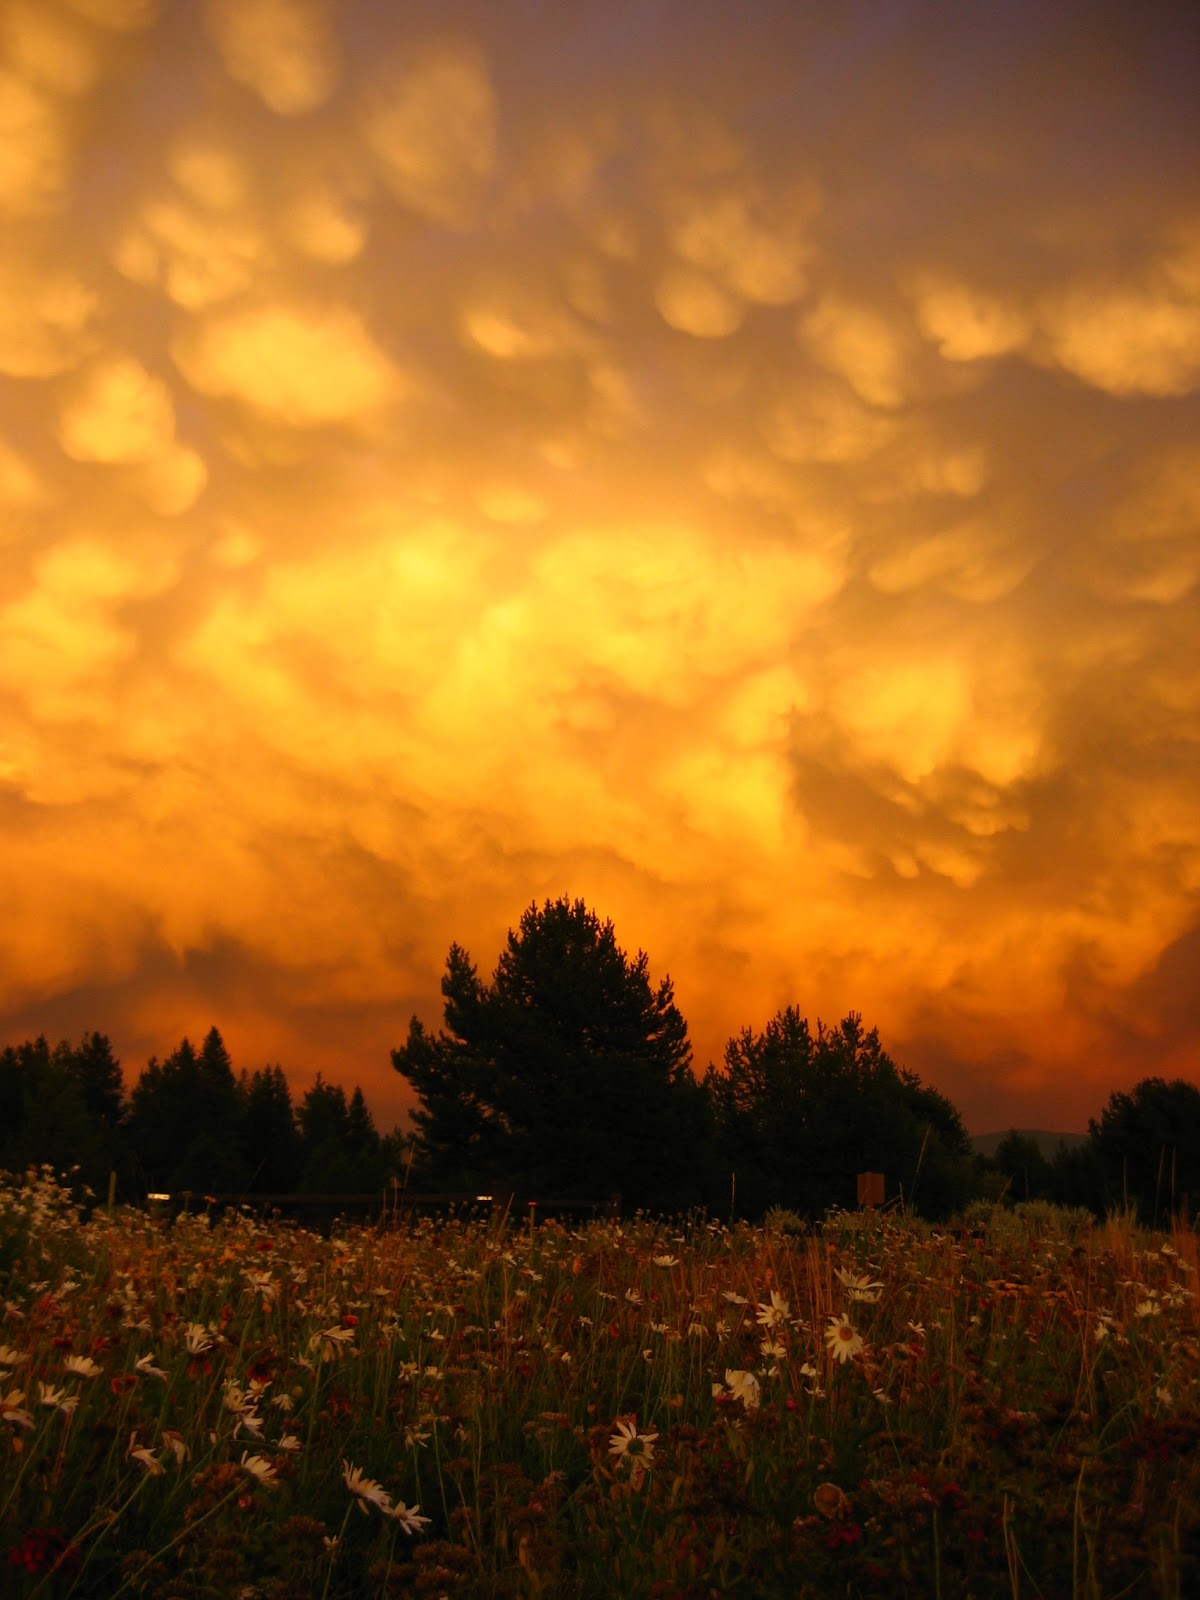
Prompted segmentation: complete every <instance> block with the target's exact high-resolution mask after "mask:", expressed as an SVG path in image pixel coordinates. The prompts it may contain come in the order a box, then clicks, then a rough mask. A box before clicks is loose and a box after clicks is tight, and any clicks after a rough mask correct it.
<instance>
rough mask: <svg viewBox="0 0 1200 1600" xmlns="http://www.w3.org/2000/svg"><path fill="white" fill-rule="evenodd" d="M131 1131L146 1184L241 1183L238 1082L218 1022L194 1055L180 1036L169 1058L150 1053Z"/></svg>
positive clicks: (169, 1187) (211, 1189)
mask: <svg viewBox="0 0 1200 1600" xmlns="http://www.w3.org/2000/svg"><path fill="white" fill-rule="evenodd" d="M129 1137H130V1143H131V1145H132V1148H133V1151H134V1154H135V1156H136V1159H137V1162H138V1165H139V1168H140V1172H141V1176H142V1180H143V1182H144V1183H145V1186H146V1188H147V1189H149V1190H165V1191H167V1192H168V1193H175V1192H177V1191H182V1190H188V1191H190V1192H191V1193H193V1194H199V1195H204V1194H217V1193H239V1192H241V1191H242V1190H243V1189H244V1188H245V1184H246V1178H247V1176H248V1174H247V1172H246V1163H245V1156H244V1153H243V1134H242V1122H241V1105H240V1103H239V1099H238V1093H237V1080H236V1079H235V1077H234V1075H233V1066H232V1063H231V1062H230V1059H229V1054H228V1051H226V1049H225V1045H224V1043H223V1041H222V1039H221V1035H220V1034H219V1033H218V1031H217V1030H216V1028H211V1029H210V1030H209V1032H208V1034H207V1035H206V1037H205V1040H204V1045H203V1047H202V1051H201V1054H200V1055H199V1056H198V1055H197V1054H196V1051H195V1048H194V1047H193V1045H192V1044H191V1041H190V1040H188V1039H186V1038H185V1039H183V1040H182V1041H181V1043H180V1045H179V1047H178V1049H176V1050H175V1051H174V1052H173V1053H172V1054H171V1055H170V1056H168V1057H167V1059H166V1061H164V1062H161V1063H160V1062H159V1061H158V1060H157V1059H156V1058H155V1057H153V1056H152V1057H151V1058H150V1061H149V1063H148V1064H147V1066H146V1069H145V1071H144V1072H143V1073H142V1075H141V1077H140V1078H139V1079H138V1081H137V1083H136V1085H135V1086H134V1089H133V1092H132V1094H131V1095H130V1097H129Z"/></svg>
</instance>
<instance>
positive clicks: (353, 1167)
mask: <svg viewBox="0 0 1200 1600" xmlns="http://www.w3.org/2000/svg"><path fill="white" fill-rule="evenodd" d="M296 1121H297V1123H298V1124H299V1128H300V1188H301V1190H302V1191H303V1192H304V1193H305V1194H353V1193H359V1192H361V1191H360V1190H359V1184H358V1167H357V1163H356V1162H355V1160H354V1157H353V1156H352V1154H351V1152H350V1112H349V1107H348V1106H347V1104H346V1091H345V1090H344V1089H343V1088H342V1086H341V1084H340V1083H326V1082H325V1081H324V1080H323V1079H322V1077H321V1074H320V1073H319V1072H318V1073H317V1081H316V1082H315V1083H314V1084H313V1086H312V1088H311V1089H309V1090H308V1092H307V1093H306V1094H305V1095H304V1097H303V1099H302V1100H301V1101H300V1104H299V1106H298V1107H297V1108H296Z"/></svg>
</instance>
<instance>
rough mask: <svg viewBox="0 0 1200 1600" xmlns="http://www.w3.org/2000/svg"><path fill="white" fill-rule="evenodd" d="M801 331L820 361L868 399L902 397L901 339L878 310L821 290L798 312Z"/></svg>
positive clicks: (881, 401)
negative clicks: (813, 305)
mask: <svg viewBox="0 0 1200 1600" xmlns="http://www.w3.org/2000/svg"><path fill="white" fill-rule="evenodd" d="M802 332H803V336H804V338H805V339H806V340H807V342H808V343H809V345H810V346H811V347H812V349H813V351H814V352H815V354H816V356H817V358H818V360H819V361H820V362H821V363H822V365H824V366H826V367H828V368H829V370H830V371H831V372H836V373H839V374H840V375H841V376H842V377H843V378H845V379H846V381H847V382H848V383H849V385H850V387H851V388H852V389H853V390H854V392H855V393H856V394H857V395H858V396H859V397H860V398H861V399H863V400H865V401H866V402H867V404H868V405H872V406H885V407H889V408H890V407H892V406H898V405H899V404H900V403H901V402H902V401H903V400H904V398H905V385H904V354H903V345H902V342H901V340H900V338H899V337H898V336H897V332H896V329H895V327H894V326H893V324H892V323H891V322H890V321H889V320H888V319H887V318H886V317H885V316H884V315H883V314H882V313H880V312H877V311H874V310H873V309H872V308H871V307H869V306H864V305H858V304H855V303H853V302H851V301H849V300H845V299H843V298H841V297H840V296H837V295H827V296H826V297H825V298H824V299H823V300H822V301H821V302H820V304H819V305H818V306H817V307H816V308H815V309H814V310H813V311H811V312H810V313H809V314H808V315H807V316H806V317H805V318H804V321H803V323H802Z"/></svg>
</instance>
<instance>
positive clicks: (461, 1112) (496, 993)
mask: <svg viewBox="0 0 1200 1600" xmlns="http://www.w3.org/2000/svg"><path fill="white" fill-rule="evenodd" d="M648 969H649V958H648V957H647V956H646V954H645V952H644V951H639V952H638V954H637V956H636V957H635V958H634V959H632V960H631V959H630V958H629V957H628V956H627V955H626V954H625V952H624V951H623V950H621V949H620V948H619V946H618V944H617V941H616V935H615V933H614V930H613V925H612V923H611V922H604V923H601V921H600V919H599V918H598V917H597V916H596V914H595V913H594V912H592V911H590V910H589V909H588V907H587V906H586V905H585V904H584V902H583V901H582V900H576V901H575V902H574V903H572V902H571V901H569V900H568V899H567V898H565V897H564V898H562V899H559V900H557V901H554V902H551V901H549V900H547V901H546V903H545V905H544V906H543V907H542V908H541V909H539V908H538V907H537V905H536V904H533V905H531V906H530V907H529V909H528V910H527V911H526V912H525V913H524V915H523V916H522V918H521V923H520V927H519V928H518V929H517V930H516V931H515V932H513V931H510V932H509V935H508V942H507V945H506V947H505V949H504V951H503V952H502V954H501V956H500V959H499V962H498V963H497V966H496V970H495V973H494V975H493V978H492V981H491V983H490V984H487V983H484V982H483V981H482V980H481V979H480V977H479V975H478V973H477V971H476V969H475V967H474V966H472V964H471V962H470V959H469V957H468V955H467V953H466V951H465V950H463V949H462V948H461V947H460V946H459V945H457V944H454V945H452V946H451V948H450V952H449V955H448V957H447V961H446V972H445V976H444V977H443V979H442V994H443V997H444V1001H445V1006H444V1017H445V1024H446V1031H445V1032H442V1033H439V1034H437V1035H436V1036H431V1035H429V1034H427V1033H426V1031H425V1030H424V1028H423V1027H422V1025H421V1023H420V1022H419V1021H418V1020H417V1019H416V1018H415V1017H414V1018H413V1019H412V1022H411V1023H410V1026H409V1034H408V1040H407V1043H406V1044H405V1045H403V1046H402V1047H401V1048H400V1049H397V1050H393V1052H392V1064H393V1066H394V1067H395V1068H396V1071H397V1072H399V1073H400V1075H401V1076H402V1077H403V1078H405V1079H406V1080H407V1081H408V1082H409V1083H410V1084H411V1085H412V1087H413V1088H414V1089H415V1090H416V1093H417V1096H418V1099H419V1102H420V1106H419V1109H418V1110H417V1111H416V1112H415V1113H414V1116H413V1123H414V1128H415V1146H416V1161H417V1166H418V1169H419V1172H420V1174H421V1180H420V1181H422V1182H425V1183H429V1184H432V1185H434V1186H443V1185H444V1186H446V1187H452V1188H459V1187H465V1188H487V1189H489V1190H490V1189H492V1188H494V1187H497V1186H503V1187H505V1188H515V1189H517V1190H519V1191H520V1192H522V1193H523V1194H524V1195H526V1196H528V1197H530V1198H538V1197H539V1196H540V1197H544V1198H547V1199H587V1200H596V1199H603V1198H605V1197H607V1196H609V1195H610V1194H613V1193H617V1194H619V1195H620V1196H621V1197H622V1200H623V1202H624V1204H625V1205H626V1206H636V1205H649V1206H661V1207H671V1206H680V1205H687V1204H690V1203H693V1202H694V1201H695V1200H697V1199H699V1197H700V1173H699V1171H698V1158H699V1157H700V1155H701V1154H702V1151H703V1147H704V1141H705V1136H706V1133H707V1123H706V1117H705V1102H704V1097H703V1094H702V1093H701V1091H700V1090H699V1086H698V1085H697V1084H696V1082H695V1079H694V1078H693V1076H692V1073H691V1070H690V1068H691V1047H690V1045H689V1043H688V1036H687V1024H686V1023H685V1022H684V1019H683V1017H682V1016H681V1015H680V1013H679V1011H678V1009H677V1008H676V1006H675V1003H674V996H673V990H672V987H671V981H670V979H669V978H664V979H663V980H662V982H661V983H660V984H659V985H658V986H657V987H654V986H652V985H651V982H650V978H649V970H648Z"/></svg>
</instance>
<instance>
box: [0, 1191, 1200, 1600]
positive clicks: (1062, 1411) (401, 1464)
mask: <svg viewBox="0 0 1200 1600" xmlns="http://www.w3.org/2000/svg"><path fill="white" fill-rule="evenodd" d="M1196 1269H1197V1249H1196V1239H1195V1235H1194V1233H1192V1232H1191V1231H1190V1230H1188V1229H1187V1228H1185V1227H1183V1226H1179V1225H1177V1226H1176V1227H1175V1229H1174V1231H1173V1232H1172V1233H1171V1234H1169V1235H1161V1234H1160V1235H1151V1234H1147V1233H1143V1232H1140V1231H1139V1230H1138V1229H1137V1228H1136V1227H1135V1226H1134V1225H1133V1222H1132V1220H1131V1219H1130V1218H1128V1217H1125V1218H1116V1219H1110V1220H1109V1221H1108V1222H1107V1223H1095V1222H1094V1221H1093V1220H1092V1219H1091V1217H1090V1216H1088V1215H1087V1214H1086V1213H1079V1212H1066V1211H1061V1210H1057V1209H1056V1208H1054V1207H1052V1206H1049V1205H1044V1204H1035V1205H1030V1206H1025V1207H1016V1208H1011V1209H1005V1208H1003V1207H995V1208H991V1209H989V1208H977V1209H976V1211H975V1213H974V1214H973V1215H972V1216H970V1217H969V1218H967V1219H965V1220H963V1221H960V1222H958V1223H956V1224H943V1225H938V1226H935V1225H933V1224H930V1223H928V1222H922V1221H919V1220H917V1219H915V1218H912V1217H905V1216H903V1215H900V1214H897V1212H896V1211H894V1210H891V1211H881V1212H874V1213H862V1214H850V1213H844V1212H835V1213H831V1214H830V1215H828V1216H827V1217H826V1218H825V1220H824V1222H823V1223H819V1224H815V1225H809V1224H806V1223H804V1222H802V1221H801V1220H800V1219H799V1218H797V1217H794V1216H789V1215H788V1214H786V1213H775V1214H772V1215H770V1216H769V1217H768V1219H767V1221H766V1223H765V1224H763V1225H760V1226H749V1225H745V1224H737V1225H734V1226H727V1225H724V1224H722V1223H720V1222H717V1221H714V1220H711V1219H705V1218H703V1217H700V1216H699V1215H697V1216H696V1217H694V1218H692V1219H691V1220H689V1221H686V1222H682V1223H680V1222H671V1223H664V1222H658V1221H654V1220H652V1219H650V1218H647V1217H635V1218H633V1219H632V1220H625V1221H617V1220H609V1221H604V1222H590V1223H588V1224H587V1225H586V1226H573V1225H571V1224H570V1223H569V1222H568V1221H567V1220H566V1219H563V1220H561V1221H554V1220H550V1221H546V1222H542V1223H539V1224H538V1225H536V1226H534V1225H532V1224H531V1223H528V1222H526V1221H525V1220H524V1219H522V1218H513V1217H511V1216H498V1215H479V1216H458V1217H442V1218H438V1219H430V1218H426V1219H419V1220H418V1219H414V1220H412V1221H410V1222H407V1223H406V1222H403V1221H401V1222H399V1223H398V1224H395V1225H392V1226H387V1227H375V1228H363V1227H358V1228H352V1227H349V1226H347V1227H344V1228H343V1227H335V1228H334V1229H333V1230H332V1232H331V1233H330V1235H329V1236H328V1237H325V1236H321V1235H318V1234H316V1233H312V1232H308V1231H305V1230H302V1229H299V1228H295V1227H291V1226H284V1225H282V1224H281V1223H280V1222H279V1221H278V1219H265V1220H264V1219H260V1218H257V1217H255V1216H253V1215H252V1214H250V1213H249V1212H248V1211H244V1212H240V1213H238V1212H231V1213H227V1214H226V1215H224V1216H222V1217H219V1218H218V1217H210V1216H209V1215H206V1214H199V1215H182V1216H179V1217H177V1218H175V1219H174V1220H173V1221H171V1220H169V1219H162V1218H154V1217H152V1216H150V1215H148V1214H147V1213H146V1212H144V1211H140V1210H136V1209H131V1208H118V1209H114V1211H113V1212H112V1213H111V1214H110V1213H109V1212H108V1211H107V1210H105V1209H104V1208H102V1207H101V1208H97V1209H95V1210H93V1211H92V1213H91V1214H90V1216H88V1217H84V1216H82V1215H81V1214H80V1213H79V1211H78V1210H77V1209H76V1206H75V1204H74V1203H73V1201H72V1199H71V1196H70V1195H69V1193H68V1192H67V1191H66V1190H65V1189H64V1188H63V1187H61V1186H60V1184H59V1183H57V1182H56V1181H55V1180H54V1178H53V1177H52V1175H51V1174H50V1173H49V1172H48V1171H42V1172H40V1173H33V1172H31V1173H29V1174H28V1175H26V1176H25V1177H23V1178H7V1179H5V1180H4V1182H3V1184H2V1185H0V1297H2V1300H0V1303H2V1319H3V1320H2V1321H0V1562H2V1563H3V1566H2V1569H0V1572H2V1575H0V1589H3V1591H4V1592H5V1593H6V1594H12V1595H14V1596H16V1597H21V1600H33V1597H34V1596H38V1597H46V1600H50V1597H65V1596H68V1595H70V1596H80V1597H83V1596H88V1597H98V1600H99V1597H102V1600H118V1597H124V1596H129V1597H134V1596H154V1597H157V1600H208V1597H222V1600H227V1597H235V1596H236V1597H240V1600H312V1597H335V1596H336V1597H347V1600H348V1597H351V1596H355V1597H357V1596H408V1595H413V1596H415V1595H429V1596H433V1597H437V1596H442V1595H445V1596H513V1597H516V1596H529V1597H538V1596H545V1597H560V1596H561V1597H567V1596H580V1597H590V1596H595V1597H597V1600H600V1597H609V1596H612V1595H614V1594H621V1595H631V1596H646V1597H650V1596H656V1597H658V1596H661V1597H677V1600H679V1597H687V1600H692V1597H696V1600H699V1597H708V1596H711V1595H743V1596H747V1597H750V1596H754V1597H759V1596H765V1597H769V1596H776V1595H778V1596H788V1597H792V1600H794V1597H796V1596H826V1595H838V1596H843V1595H849V1596H859V1595H861V1596H875V1595H898V1594H909V1595H923V1596H946V1597H947V1600H949V1597H951V1596H959V1597H961V1596H969V1595H970V1596H980V1597H984V1596H993V1595H1003V1596H1016V1595H1022V1596H1036V1595H1042V1596H1046V1597H1050V1596H1064V1595H1071V1596H1088V1597H1092V1596H1113V1597H1116V1596H1132V1595H1146V1596H1160V1595H1161V1596H1176V1597H1181V1596H1183V1595H1185V1594H1188V1593H1195V1592H1197V1590H1196V1585H1197V1581H1198V1579H1200V1450H1197V1448H1196V1445H1197V1443H1198V1442H1200V1384H1198V1379H1200V1310H1198V1304H1197V1299H1196V1287H1197V1271H1196Z"/></svg>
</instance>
